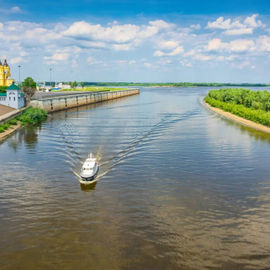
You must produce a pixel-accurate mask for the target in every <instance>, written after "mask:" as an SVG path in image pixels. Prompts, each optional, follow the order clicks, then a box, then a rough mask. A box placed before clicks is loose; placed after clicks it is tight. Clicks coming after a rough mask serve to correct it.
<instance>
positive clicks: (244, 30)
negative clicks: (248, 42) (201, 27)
mask: <svg viewBox="0 0 270 270" xmlns="http://www.w3.org/2000/svg"><path fill="white" fill-rule="evenodd" d="M257 17H258V14H254V15H252V16H250V17H246V18H245V19H244V20H243V19H242V20H241V19H235V20H232V19H230V18H229V19H227V20H225V19H224V17H219V18H218V19H216V20H215V21H214V22H208V24H207V27H206V28H208V29H221V30H226V31H224V34H225V35H250V34H252V33H253V30H254V29H255V28H258V27H264V26H265V25H264V24H263V23H262V22H261V21H260V20H257Z"/></svg>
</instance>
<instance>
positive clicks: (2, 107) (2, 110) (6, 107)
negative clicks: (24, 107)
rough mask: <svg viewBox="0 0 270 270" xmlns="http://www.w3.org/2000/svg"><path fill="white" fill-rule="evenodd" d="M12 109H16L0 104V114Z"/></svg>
mask: <svg viewBox="0 0 270 270" xmlns="http://www.w3.org/2000/svg"><path fill="white" fill-rule="evenodd" d="M12 111H16V109H13V108H11V107H8V106H5V105H2V104H0V116H2V115H4V114H6V113H9V112H12Z"/></svg>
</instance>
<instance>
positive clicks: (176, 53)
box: [154, 46, 184, 56]
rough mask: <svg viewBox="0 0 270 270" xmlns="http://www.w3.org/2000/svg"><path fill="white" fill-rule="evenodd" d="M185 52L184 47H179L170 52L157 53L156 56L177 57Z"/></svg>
mask: <svg viewBox="0 0 270 270" xmlns="http://www.w3.org/2000/svg"><path fill="white" fill-rule="evenodd" d="M183 52H184V48H183V47H182V46H177V47H176V48H175V49H173V50H172V51H170V52H163V51H160V50H158V51H155V52H154V56H175V55H178V54H182V53H183Z"/></svg>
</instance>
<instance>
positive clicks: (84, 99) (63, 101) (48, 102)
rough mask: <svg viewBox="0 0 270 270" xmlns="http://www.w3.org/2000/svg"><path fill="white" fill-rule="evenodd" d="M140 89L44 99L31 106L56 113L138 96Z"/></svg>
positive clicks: (34, 101) (33, 102)
mask: <svg viewBox="0 0 270 270" xmlns="http://www.w3.org/2000/svg"><path fill="white" fill-rule="evenodd" d="M139 93H140V90H139V89H129V90H122V91H112V92H110V91H104V92H94V93H91V92H85V94H81V93H80V94H77V95H76V94H75V95H66V96H61V97H57V96H56V97H52V98H43V99H38V100H32V101H31V104H30V106H32V107H34V108H40V109H44V110H45V111H47V112H55V111H60V110H65V109H69V108H74V107H79V106H83V105H87V104H92V103H97V102H102V101H107V100H111V99H116V98H121V97H126V96H131V95H137V94H139Z"/></svg>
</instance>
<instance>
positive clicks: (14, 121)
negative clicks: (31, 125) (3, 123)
mask: <svg viewBox="0 0 270 270" xmlns="http://www.w3.org/2000/svg"><path fill="white" fill-rule="evenodd" d="M8 124H9V125H13V126H15V125H17V124H18V121H17V120H16V119H15V118H14V119H11V120H9V121H8Z"/></svg>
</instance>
